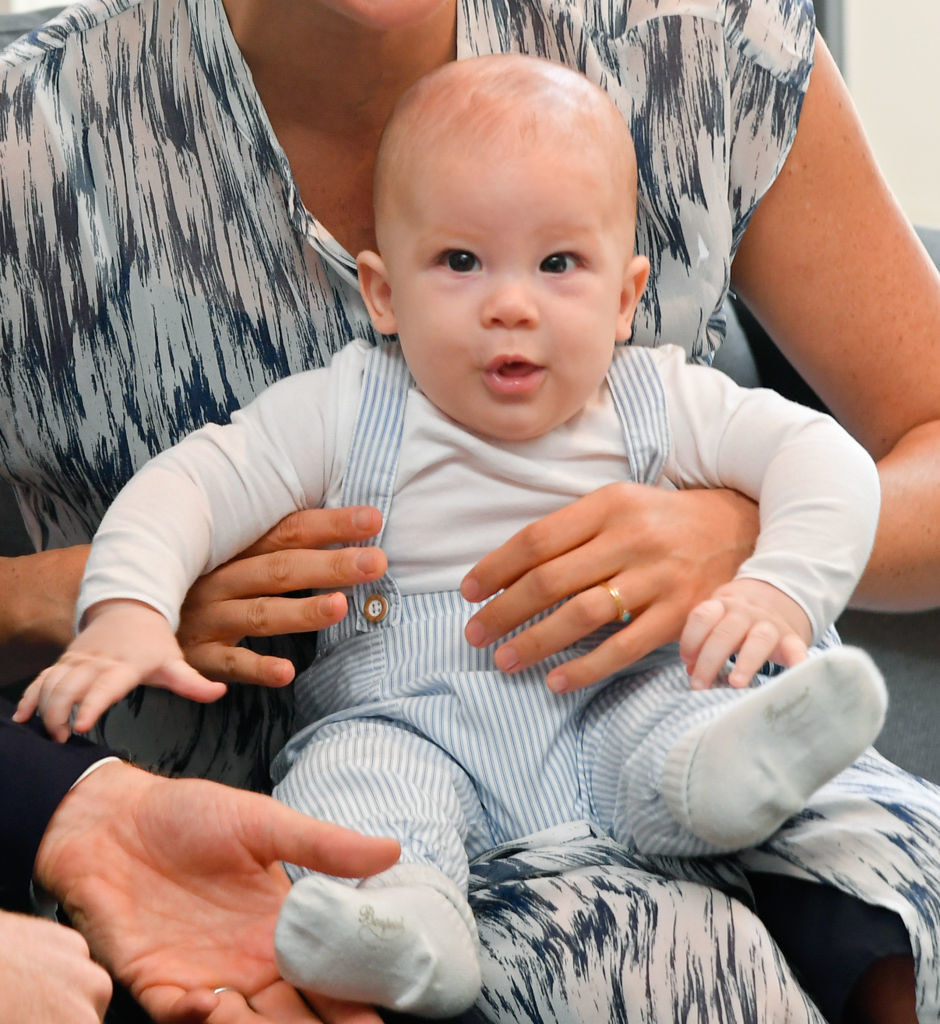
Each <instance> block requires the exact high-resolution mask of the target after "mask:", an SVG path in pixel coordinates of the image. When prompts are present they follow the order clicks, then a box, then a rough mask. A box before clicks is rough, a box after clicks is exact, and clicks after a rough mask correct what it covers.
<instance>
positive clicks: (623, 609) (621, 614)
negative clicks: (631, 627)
mask: <svg viewBox="0 0 940 1024" xmlns="http://www.w3.org/2000/svg"><path fill="white" fill-rule="evenodd" d="M601 586H602V587H603V588H604V589H605V590H606V591H607V593H608V594H610V596H611V597H612V598H613V599H614V605H615V606H616V609H617V614H616V615H615V618H616V620H617V622H622V623H624V624H626V623H628V622H629V621H630V612H629V611H627V606H626V605H625V604H624V603H623V598H622V597H621V596H620V591H619V590H618V589H617V587H616V585H615V584H614V583H612V582H611V581H610V580H607V581H606V582H604V583H602V584H601Z"/></svg>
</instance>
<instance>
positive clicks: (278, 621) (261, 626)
mask: <svg viewBox="0 0 940 1024" xmlns="http://www.w3.org/2000/svg"><path fill="white" fill-rule="evenodd" d="M205 612H206V615H205V618H204V619H203V620H202V621H201V622H200V623H198V624H196V625H198V627H199V628H200V632H203V633H204V634H205V635H206V636H207V637H234V638H237V639H239V640H240V639H241V638H242V637H244V636H282V635H284V634H285V633H308V632H310V631H312V630H316V629H324V628H326V627H327V626H331V625H333V624H334V623H336V622H339V620H340V619H342V617H343V616H344V615H345V614H346V598H345V597H344V596H343V595H342V594H315V595H313V596H312V597H248V598H241V599H231V600H228V601H219V602H216V603H215V604H212V605H208V606H206V608H205ZM188 628H189V627H187V631H188ZM193 628H195V627H193ZM181 631H182V630H181ZM183 633H184V636H185V635H186V631H183ZM195 639H197V638H196V637H194V636H192V635H191V636H190V637H189V641H190V642H193V641H194V640H195Z"/></svg>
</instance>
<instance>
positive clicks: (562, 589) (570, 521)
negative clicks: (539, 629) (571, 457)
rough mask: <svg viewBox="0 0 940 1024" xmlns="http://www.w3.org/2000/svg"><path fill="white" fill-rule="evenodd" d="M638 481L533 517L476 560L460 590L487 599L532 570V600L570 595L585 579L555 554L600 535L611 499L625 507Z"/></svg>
mask: <svg viewBox="0 0 940 1024" xmlns="http://www.w3.org/2000/svg"><path fill="white" fill-rule="evenodd" d="M633 486H635V485H632V484H610V485H608V486H607V487H603V488H601V489H600V490H599V491H595V492H594V493H593V494H590V495H588V496H587V497H585V498H582V499H581V500H580V501H576V502H574V503H573V504H571V505H567V506H565V507H564V508H561V509H559V510H558V511H557V512H553V513H552V514H551V515H548V516H545V518H543V519H539V520H537V521H536V522H534V523H530V524H529V525H528V526H526V527H525V528H524V529H522V530H520V531H519V532H518V533H517V534H515V535H514V536H513V537H511V538H510V539H509V540H508V541H507V542H506V543H505V544H503V545H501V546H500V547H498V548H497V549H496V550H495V551H491V552H490V553H489V554H488V555H486V556H485V557H484V558H482V559H480V561H479V562H477V564H476V565H475V566H474V567H473V568H472V569H471V570H470V572H469V573H468V574H467V575H466V577H465V578H464V580H463V583H462V585H461V588H460V589H461V593H462V594H463V596H464V597H465V598H466V599H467V600H468V601H473V602H477V601H485V600H486V599H487V598H488V597H492V596H493V594H495V593H496V592H497V591H499V590H504V589H507V588H509V587H511V586H512V585H513V584H514V583H515V582H517V581H519V580H522V579H523V578H524V577H526V576H527V574H531V573H533V572H534V573H535V574H534V575H533V576H531V577H530V578H529V580H528V584H529V587H530V588H532V591H533V592H532V594H531V600H535V601H539V600H544V601H545V602H546V604H545V605H543V607H548V605H550V604H553V603H554V602H555V601H558V600H560V599H561V598H562V597H566V596H567V595H568V594H571V593H572V592H573V591H574V590H575V589H581V586H583V585H584V581H583V579H582V580H581V581H580V582H581V586H578V585H577V581H576V576H577V575H578V574H577V573H571V572H570V571H567V570H568V566H565V565H563V564H560V563H554V562H553V560H555V559H559V558H560V557H561V556H562V555H564V554H566V553H568V552H569V551H573V550H575V549H577V548H580V547H582V546H583V545H585V544H587V543H588V542H589V541H591V540H592V539H593V538H595V537H597V536H598V534H599V533H600V531H601V529H602V527H603V523H604V519H605V517H606V516H607V514H608V512H609V507H608V506H609V503H610V502H611V501H613V500H617V499H619V501H620V502H621V506H622V507H624V508H625V506H626V504H627V499H628V496H629V490H628V489H629V488H630V487H633ZM550 563H553V564H554V565H555V569H556V570H558V569H559V568H561V569H562V571H563V572H564V578H559V577H557V576H554V575H553V573H551V572H548V571H547V566H548V565H549V564H550ZM574 564H575V565H577V563H574ZM529 617H530V615H527V616H524V617H523V618H522V619H520V620H519V621H521V622H524V621H525V619H526V618H529ZM516 625H518V623H516ZM510 628H512V627H510Z"/></svg>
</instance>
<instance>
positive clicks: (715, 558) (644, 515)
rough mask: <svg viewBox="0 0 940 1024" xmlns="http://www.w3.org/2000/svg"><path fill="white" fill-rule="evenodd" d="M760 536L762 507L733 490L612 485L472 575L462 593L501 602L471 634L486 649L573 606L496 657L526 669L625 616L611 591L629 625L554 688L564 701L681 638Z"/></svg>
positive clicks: (558, 675) (519, 539)
mask: <svg viewBox="0 0 940 1024" xmlns="http://www.w3.org/2000/svg"><path fill="white" fill-rule="evenodd" d="M757 533H758V515H757V506H756V505H755V504H754V503H753V502H751V501H749V500H748V499H747V498H744V497H742V496H741V495H740V494H737V493H736V492H734V491H725V490H688V491H669V490H666V489H663V488H658V487H648V486H645V485H642V484H629V483H617V484H608V485H607V486H606V487H602V488H600V490H597V491H595V492H594V493H593V494H589V495H587V496H586V497H584V498H581V499H580V500H578V501H576V502H574V503H573V504H572V505H569V506H567V507H566V508H563V509H560V510H559V511H558V512H554V513H552V514H551V515H549V516H546V517H545V518H544V519H541V520H539V521H538V522H536V523H533V524H531V525H530V526H527V527H526V528H525V529H524V530H520V531H519V533H517V534H516V535H515V536H514V537H512V538H510V540H509V541H507V542H506V543H505V544H503V545H502V546H501V547H500V548H497V549H496V551H494V552H492V553H491V554H489V555H487V556H486V557H485V558H484V559H482V560H481V561H480V562H478V563H477V565H476V566H474V568H473V569H472V570H471V571H470V572H469V573H468V574H467V576H466V578H465V579H464V581H463V584H462V587H461V592H462V593H463V596H464V597H465V598H466V599H467V600H469V601H483V600H486V599H487V598H488V597H491V596H492V595H493V594H495V593H497V592H498V591H500V590H502V591H503V593H501V594H499V596H498V597H496V598H494V599H493V600H492V601H490V602H489V604H487V605H486V607H484V608H483V609H481V610H480V611H479V612H477V613H476V614H475V615H474V616H473V617H472V618H471V619H470V621H469V622H468V623H467V627H466V631H465V635H466V637H467V640H468V641H469V642H470V643H471V644H473V645H474V646H475V647H485V646H486V645H487V644H491V643H494V642H496V641H497V640H499V639H500V638H501V637H503V636H505V635H506V634H507V633H508V632H510V631H511V630H513V629H515V628H516V627H517V626H519V625H521V624H522V623H524V622H526V621H528V620H529V619H531V618H532V617H533V616H534V615H537V614H538V613H539V612H542V611H544V610H545V609H547V608H549V607H551V606H552V605H554V604H556V603H557V602H558V601H562V600H564V599H565V598H567V600H565V601H564V604H562V605H561V607H559V608H558V609H556V610H555V611H554V612H552V613H551V615H548V616H546V617H545V618H544V619H542V620H540V621H539V622H537V623H535V624H534V625H532V626H529V627H528V628H527V629H525V630H523V631H522V632H520V633H518V634H517V635H515V636H514V637H513V638H512V640H511V641H510V642H509V643H507V644H504V645H503V646H501V647H500V648H499V649H498V650H497V652H496V664H497V665H498V667H499V668H501V669H502V670H503V671H505V672H513V671H517V670H519V669H522V668H526V667H527V666H529V665H533V664H535V663H536V662H539V661H541V660H542V659H543V658H545V657H546V656H547V655H549V654H553V653H555V652H557V651H560V650H562V649H563V648H565V647H568V646H569V645H570V644H572V643H574V642H575V641H577V640H579V639H581V638H582V637H584V636H587V635H588V634H589V633H592V632H593V631H594V630H595V629H597V628H598V627H600V626H602V625H604V624H605V623H607V622H612V621H614V620H616V619H617V618H618V617H619V614H618V613H619V609H618V608H617V607H616V604H615V601H614V599H613V597H612V596H611V593H610V592H609V591H608V590H607V589H606V587H605V586H603V584H605V583H608V582H609V583H610V584H611V585H612V586H614V587H616V589H617V591H618V592H619V594H620V595H621V597H622V600H623V602H624V605H625V609H626V610H627V611H629V613H630V620H629V623H628V624H627V625H625V626H624V628H623V629H620V630H618V631H617V632H616V633H615V634H614V635H613V636H612V637H610V638H608V639H607V640H606V641H604V643H602V644H600V645H599V646H598V647H597V648H596V649H594V650H593V651H591V652H590V653H588V654H585V655H582V656H581V657H578V658H574V659H572V660H571V661H568V662H565V664H564V665H563V666H560V667H558V668H556V669H553V670H552V672H550V673H549V675H548V677H547V680H546V681H547V683H548V685H549V686H550V687H551V689H553V690H555V691H556V692H560V691H564V690H574V689H578V688H580V687H582V686H587V685H588V684H589V683H593V682H596V681H598V680H599V679H603V678H605V677H606V676H608V675H610V674H611V673H612V672H615V671H618V670H619V669H622V668H624V667H626V666H627V665H630V664H632V663H633V662H635V661H637V660H638V659H639V658H641V657H643V656H644V655H645V654H648V653H649V652H650V651H652V650H655V649H656V648H657V647H660V646H662V645H663V644H665V643H669V642H672V641H675V640H678V639H679V635H680V633H681V631H682V628H683V626H684V624H685V621H686V618H687V616H688V614H689V612H690V610H691V609H692V608H693V607H694V606H695V605H697V604H698V603H699V602H701V601H703V600H704V599H705V598H707V597H708V596H709V595H711V594H712V593H713V592H714V591H715V590H716V589H717V588H718V587H719V586H721V585H722V584H723V583H727V582H728V581H729V580H731V579H732V578H733V577H734V574H735V573H736V572H737V569H738V567H739V566H740V564H741V563H742V562H743V561H744V559H745V558H747V557H748V555H750V554H751V552H752V551H753V550H754V543H755V541H756V539H757ZM571 595H574V596H571Z"/></svg>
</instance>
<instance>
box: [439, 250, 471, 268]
mask: <svg viewBox="0 0 940 1024" xmlns="http://www.w3.org/2000/svg"><path fill="white" fill-rule="evenodd" d="M442 262H443V263H446V264H447V268H448V269H449V270H453V271H454V273H455V274H469V273H470V272H471V271H472V270H477V269H478V268H479V266H480V261H479V260H478V259H477V258H476V256H474V255H473V253H472V252H467V250H466V249H451V250H450V252H445V253H444V255H443V257H442Z"/></svg>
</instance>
